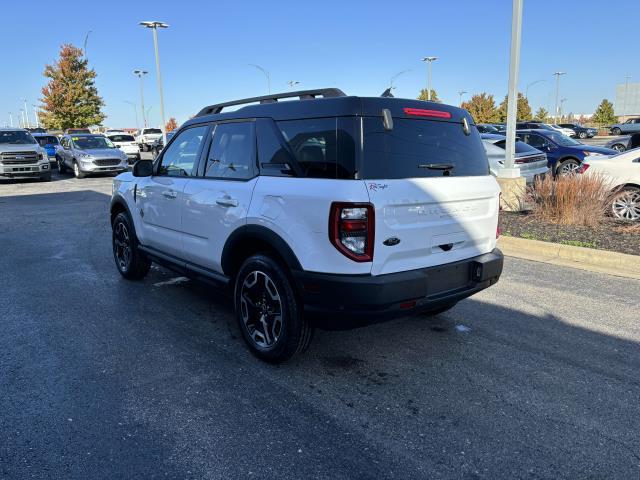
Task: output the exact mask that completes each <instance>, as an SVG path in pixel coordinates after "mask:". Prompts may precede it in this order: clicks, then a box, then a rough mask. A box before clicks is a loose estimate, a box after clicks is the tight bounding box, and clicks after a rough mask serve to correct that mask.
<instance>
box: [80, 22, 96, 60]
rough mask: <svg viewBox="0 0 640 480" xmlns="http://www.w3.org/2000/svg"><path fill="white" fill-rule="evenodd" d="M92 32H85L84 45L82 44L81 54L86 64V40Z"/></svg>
mask: <svg viewBox="0 0 640 480" xmlns="http://www.w3.org/2000/svg"><path fill="white" fill-rule="evenodd" d="M92 31H93V30H89V31H88V32H87V34H86V35H85V36H84V43H83V44H82V53H84V59H85V60H86V61H87V62H88V61H89V56H88V55H87V40H89V34H90V33H91V32H92Z"/></svg>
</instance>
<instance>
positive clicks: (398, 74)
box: [389, 68, 411, 90]
mask: <svg viewBox="0 0 640 480" xmlns="http://www.w3.org/2000/svg"><path fill="white" fill-rule="evenodd" d="M410 71H411V69H410V68H409V69H407V70H402V71H401V72H398V73H396V74H395V75H394V76H393V77H391V80H389V88H390V89H391V90H393V89H394V88H396V87H394V86H393V81H394V80H395V79H396V78H398V77H399V76H400V75H402V74H403V73H407V72H410Z"/></svg>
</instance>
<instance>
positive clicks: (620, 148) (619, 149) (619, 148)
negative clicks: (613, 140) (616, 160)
mask: <svg viewBox="0 0 640 480" xmlns="http://www.w3.org/2000/svg"><path fill="white" fill-rule="evenodd" d="M611 148H613V149H614V150H615V151H616V152H620V153H622V152H624V151H625V150H626V148H624V145H620V144H619V143H617V144H615V145H614V146H613V147H611Z"/></svg>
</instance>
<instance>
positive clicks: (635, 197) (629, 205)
mask: <svg viewBox="0 0 640 480" xmlns="http://www.w3.org/2000/svg"><path fill="white" fill-rule="evenodd" d="M611 211H612V213H613V216H614V217H616V218H620V219H622V220H633V221H638V220H640V190H623V191H622V192H620V193H618V194H617V195H616V196H615V197H614V199H613V202H612V203H611Z"/></svg>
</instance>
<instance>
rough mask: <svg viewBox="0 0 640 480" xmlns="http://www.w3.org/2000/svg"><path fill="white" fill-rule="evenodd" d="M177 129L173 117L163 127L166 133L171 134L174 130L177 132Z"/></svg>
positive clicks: (176, 123)
mask: <svg viewBox="0 0 640 480" xmlns="http://www.w3.org/2000/svg"><path fill="white" fill-rule="evenodd" d="M177 128H178V122H177V121H176V119H175V118H174V117H171V118H170V119H169V121H168V122H167V124H166V125H165V127H164V129H165V132H166V133H169V132H173V131H174V130H177Z"/></svg>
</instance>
